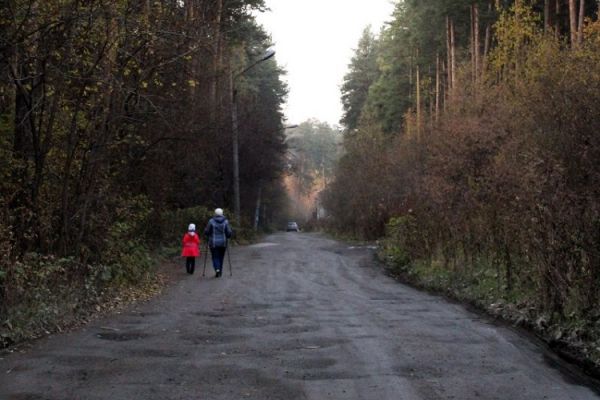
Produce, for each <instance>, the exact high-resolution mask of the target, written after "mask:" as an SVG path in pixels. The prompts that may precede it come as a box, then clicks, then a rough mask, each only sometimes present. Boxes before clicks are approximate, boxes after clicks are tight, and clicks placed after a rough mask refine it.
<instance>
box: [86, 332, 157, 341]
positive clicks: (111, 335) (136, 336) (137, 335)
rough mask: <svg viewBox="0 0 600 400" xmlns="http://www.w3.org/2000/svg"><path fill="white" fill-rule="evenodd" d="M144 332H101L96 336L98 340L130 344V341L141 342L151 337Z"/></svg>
mask: <svg viewBox="0 0 600 400" xmlns="http://www.w3.org/2000/svg"><path fill="white" fill-rule="evenodd" d="M149 336H150V335H148V334H147V333H142V332H100V333H97V334H96V337H97V338H98V339H102V340H111V341H114V342H128V341H130V340H141V339H145V338H147V337H149Z"/></svg>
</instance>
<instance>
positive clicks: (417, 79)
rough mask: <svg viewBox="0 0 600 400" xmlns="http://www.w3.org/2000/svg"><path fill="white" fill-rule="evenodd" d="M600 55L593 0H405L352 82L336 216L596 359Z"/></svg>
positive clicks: (390, 256)
mask: <svg viewBox="0 0 600 400" xmlns="http://www.w3.org/2000/svg"><path fill="white" fill-rule="evenodd" d="M599 65H600V23H599V22H598V3H597V2H594V1H587V2H584V1H575V0H570V1H562V0H561V1H557V2H554V1H516V2H513V1H493V2H490V1H476V2H474V1H458V0H456V1H450V0H427V1H404V2H400V3H398V5H397V7H396V11H395V14H394V16H393V18H392V20H391V21H390V23H389V25H388V26H387V27H386V28H385V29H383V31H382V32H381V33H380V34H379V35H378V36H375V35H373V34H372V33H371V32H370V31H369V30H366V31H365V34H364V36H363V38H362V39H361V41H360V43H359V45H358V48H357V50H356V54H355V57H354V59H353V60H352V63H351V65H350V68H351V70H350V73H349V74H348V75H347V77H346V82H345V84H344V86H343V88H342V91H343V97H342V98H343V102H344V106H345V111H346V113H345V116H344V119H343V121H342V122H343V123H344V124H345V126H346V128H347V129H346V131H345V135H344V147H345V155H344V156H343V157H342V158H341V160H340V162H339V163H338V165H337V169H336V178H335V180H334V181H333V182H332V183H331V184H330V185H329V187H328V189H327V193H326V195H325V207H326V209H327V210H328V211H329V213H330V214H331V220H330V226H331V228H332V229H334V230H336V231H338V232H345V233H350V234H353V235H354V236H356V237H362V238H367V239H379V240H381V243H382V246H381V257H382V258H383V259H384V260H385V261H386V262H387V263H388V265H389V266H390V268H391V269H392V270H393V272H394V273H396V274H397V275H398V276H401V277H402V278H403V279H406V280H409V281H411V282H413V283H415V284H417V285H419V286H424V287H427V288H430V289H435V290H437V291H442V292H445V293H448V294H451V295H452V296H454V297H457V298H460V299H462V300H465V301H468V302H471V303H475V304H477V305H478V306H480V307H481V308H484V309H487V310H489V311H490V312H492V313H494V314H496V315H500V316H502V317H503V318H506V319H509V320H512V321H515V322H516V323H518V324H523V325H526V326H529V327H531V328H532V329H534V330H535V331H536V332H538V333H539V334H540V335H541V336H542V337H544V338H545V339H546V340H547V341H548V342H549V343H550V344H551V345H552V346H554V347H556V348H559V349H562V350H563V351H564V352H566V353H569V354H570V355H571V356H573V357H574V358H579V359H582V360H585V361H584V363H587V366H588V367H589V370H593V369H594V368H597V367H598V365H600V234H599V233H600V119H599V118H598V115H600V68H599V67H598V66H599ZM365 77H368V79H362V78H365ZM359 78H360V79H359Z"/></svg>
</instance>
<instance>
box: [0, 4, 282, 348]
mask: <svg viewBox="0 0 600 400" xmlns="http://www.w3.org/2000/svg"><path fill="white" fill-rule="evenodd" d="M263 9H264V4H263V1H262V0H193V1H181V0H165V1H149V0H110V1H106V0H89V1H57V0H50V1H47V0H44V1H40V0H7V1H2V2H1V3H0V77H1V78H0V347H2V346H5V345H9V344H11V343H14V342H18V341H20V340H23V339H26V338H30V337H36V336H38V335H40V334H44V333H47V332H52V331H56V330H60V329H61V327H62V326H65V325H68V324H69V323H70V321H73V320H77V318H79V316H80V315H82V314H84V315H87V313H88V311H89V310H90V309H92V310H94V309H100V308H102V305H103V303H104V301H105V300H107V299H114V298H115V297H118V295H119V293H120V291H119V288H127V287H129V286H132V285H134V286H135V285H140V284H142V283H143V282H151V281H152V279H153V278H152V276H153V274H152V268H153V264H154V263H155V261H154V260H153V256H154V255H156V254H157V253H160V249H161V248H163V247H168V246H169V245H172V244H176V243H178V240H179V239H180V237H181V235H183V233H184V232H185V229H186V227H187V224H188V223H190V222H195V223H196V224H197V225H198V226H203V225H204V224H205V222H206V220H207V218H208V217H209V216H210V215H211V212H210V211H209V210H213V209H214V208H216V207H223V208H226V209H227V210H231V212H230V213H229V214H228V215H229V216H230V218H231V219H232V223H233V224H234V225H236V226H237V227H238V228H239V229H237V234H238V235H239V236H240V237H244V236H247V235H249V234H251V232H252V229H251V223H250V221H251V220H252V218H253V214H254V204H255V203H256V199H257V196H259V197H260V193H261V192H262V193H264V194H265V197H267V198H268V199H269V201H268V202H269V207H268V208H265V211H266V212H267V213H268V216H264V217H268V218H270V219H274V218H277V213H278V212H279V211H278V210H281V209H283V208H284V207H283V203H284V200H285V194H284V191H283V190H282V189H281V188H282V183H281V179H280V177H281V175H282V173H283V172H284V167H285V163H284V153H285V150H284V149H285V145H284V135H283V113H282V110H281V107H282V104H283V103H284V101H285V97H286V93H287V87H286V85H285V83H284V82H283V80H282V76H283V74H284V71H283V70H282V69H281V68H280V67H279V66H278V65H277V63H276V61H274V58H269V59H268V60H267V59H266V58H267V57H265V56H264V55H265V54H266V53H265V52H266V51H267V49H268V48H269V47H270V46H271V42H270V38H269V36H268V34H267V33H266V32H265V31H264V29H263V28H262V27H261V26H259V25H258V24H257V22H256V20H255V13H256V12H259V11H261V10H263ZM263 61H264V62H263ZM234 108H235V113H234ZM234 115H235V116H236V118H233V116H234ZM234 124H235V126H234ZM255 149H260V151H252V150H255ZM235 158H237V160H235ZM236 161H237V165H238V167H237V168H236V167H235V165H236ZM236 169H237V170H238V172H239V175H238V176H237V177H236V174H235V171H236ZM236 181H237V182H238V184H239V190H237V196H239V198H240V202H239V208H240V212H239V215H236V214H238V213H237V212H234V211H237V210H235V209H236V204H235V203H236V201H235V200H234V199H235V197H237V196H235V194H236V193H235V192H236Z"/></svg>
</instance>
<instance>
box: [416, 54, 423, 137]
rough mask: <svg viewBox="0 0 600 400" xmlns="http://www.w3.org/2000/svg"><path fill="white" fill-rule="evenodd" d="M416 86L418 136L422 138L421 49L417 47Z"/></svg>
mask: <svg viewBox="0 0 600 400" xmlns="http://www.w3.org/2000/svg"><path fill="white" fill-rule="evenodd" d="M416 86H417V138H418V139H420V138H421V113H422V110H421V74H420V69H419V50H418V49H417V62H416Z"/></svg>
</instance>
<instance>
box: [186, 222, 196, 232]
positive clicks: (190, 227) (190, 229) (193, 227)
mask: <svg viewBox="0 0 600 400" xmlns="http://www.w3.org/2000/svg"><path fill="white" fill-rule="evenodd" d="M188 231H189V232H195V231H196V225H195V224H190V225H189V226H188Z"/></svg>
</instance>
